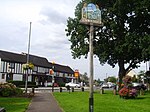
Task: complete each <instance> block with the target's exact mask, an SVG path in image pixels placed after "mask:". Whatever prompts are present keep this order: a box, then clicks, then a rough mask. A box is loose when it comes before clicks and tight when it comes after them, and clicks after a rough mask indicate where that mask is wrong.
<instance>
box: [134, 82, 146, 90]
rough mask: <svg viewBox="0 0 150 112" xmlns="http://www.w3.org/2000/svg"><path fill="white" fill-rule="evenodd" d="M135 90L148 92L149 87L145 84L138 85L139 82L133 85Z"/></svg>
mask: <svg viewBox="0 0 150 112" xmlns="http://www.w3.org/2000/svg"><path fill="white" fill-rule="evenodd" d="M132 86H133V88H136V89H137V90H141V89H143V90H146V89H147V87H146V86H145V85H144V84H143V83H137V82H133V83H132Z"/></svg>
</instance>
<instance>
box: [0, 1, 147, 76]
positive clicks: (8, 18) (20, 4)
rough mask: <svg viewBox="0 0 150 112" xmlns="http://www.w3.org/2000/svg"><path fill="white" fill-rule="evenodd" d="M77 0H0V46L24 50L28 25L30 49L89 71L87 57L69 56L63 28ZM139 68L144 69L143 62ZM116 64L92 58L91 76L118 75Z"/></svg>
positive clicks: (82, 71)
mask: <svg viewBox="0 0 150 112" xmlns="http://www.w3.org/2000/svg"><path fill="white" fill-rule="evenodd" d="M79 1H80V0H0V49H1V50H5V51H10V52H15V53H21V52H27V49H28V48H27V46H28V37H29V36H28V35H29V26H30V22H32V26H31V47H30V53H31V54H33V55H37V56H41V57H45V58H47V59H48V60H49V61H50V62H52V61H54V62H55V63H58V64H62V65H68V66H70V67H71V68H72V69H73V70H75V69H78V70H79V71H80V73H82V74H83V73H85V72H87V73H89V58H88V59H84V57H82V58H81V59H72V56H71V50H70V45H71V44H70V42H69V41H68V37H66V35H65V34H66V33H65V28H66V22H67V18H68V17H74V11H75V7H76V5H77V4H78V3H79ZM140 70H145V64H143V65H142V66H141V68H140ZM117 74H118V67H115V68H114V69H113V68H111V67H110V66H109V65H104V66H101V65H100V64H99V61H98V59H97V58H94V79H98V78H100V79H104V78H106V76H117Z"/></svg>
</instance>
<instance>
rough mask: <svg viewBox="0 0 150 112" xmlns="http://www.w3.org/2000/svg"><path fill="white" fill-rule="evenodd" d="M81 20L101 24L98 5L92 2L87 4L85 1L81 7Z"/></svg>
mask: <svg viewBox="0 0 150 112" xmlns="http://www.w3.org/2000/svg"><path fill="white" fill-rule="evenodd" d="M81 22H82V23H87V24H90V23H93V24H97V25H101V24H102V22H101V11H100V9H99V6H98V5H94V4H93V3H89V4H88V5H87V4H86V3H85V4H84V6H83V8H82V18H81Z"/></svg>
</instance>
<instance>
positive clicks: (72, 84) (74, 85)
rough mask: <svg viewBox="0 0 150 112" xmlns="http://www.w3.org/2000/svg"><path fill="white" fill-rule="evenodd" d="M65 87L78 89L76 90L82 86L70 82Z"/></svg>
mask: <svg viewBox="0 0 150 112" xmlns="http://www.w3.org/2000/svg"><path fill="white" fill-rule="evenodd" d="M65 86H66V87H67V86H70V87H76V88H79V87H80V84H76V83H72V82H69V83H66V84H65Z"/></svg>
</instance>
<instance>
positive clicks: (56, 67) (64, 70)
mask: <svg viewBox="0 0 150 112" xmlns="http://www.w3.org/2000/svg"><path fill="white" fill-rule="evenodd" d="M50 64H51V66H52V68H53V67H54V68H53V69H54V71H57V72H61V73H70V74H73V73H74V71H73V70H72V69H71V68H70V67H69V66H64V65H60V64H52V63H50Z"/></svg>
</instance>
